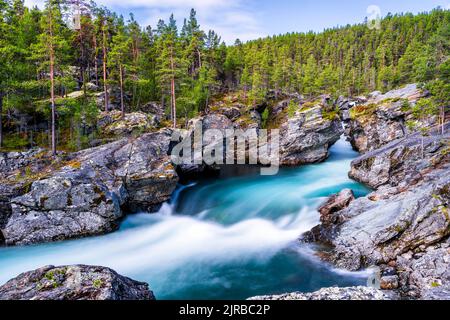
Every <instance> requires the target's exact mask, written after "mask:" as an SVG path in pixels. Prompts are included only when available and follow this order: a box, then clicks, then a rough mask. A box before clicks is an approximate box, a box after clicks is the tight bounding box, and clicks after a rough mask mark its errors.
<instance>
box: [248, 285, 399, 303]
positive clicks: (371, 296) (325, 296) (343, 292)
mask: <svg viewBox="0 0 450 320" xmlns="http://www.w3.org/2000/svg"><path fill="white" fill-rule="evenodd" d="M392 299H395V296H394V295H392V294H388V293H385V292H383V291H380V290H376V289H373V288H369V287H350V288H337V287H336V288H324V289H321V290H319V291H317V292H313V293H301V292H294V293H286V294H282V295H273V296H259V297H253V298H250V299H249V300H256V301H264V300H392Z"/></svg>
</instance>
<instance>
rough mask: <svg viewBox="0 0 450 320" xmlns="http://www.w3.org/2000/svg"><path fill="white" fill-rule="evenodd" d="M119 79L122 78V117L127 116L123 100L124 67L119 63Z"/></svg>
mask: <svg viewBox="0 0 450 320" xmlns="http://www.w3.org/2000/svg"><path fill="white" fill-rule="evenodd" d="M119 80H120V110H122V118H125V104H124V102H123V67H122V65H119Z"/></svg>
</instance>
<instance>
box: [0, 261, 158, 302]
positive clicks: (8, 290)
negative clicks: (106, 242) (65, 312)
mask: <svg viewBox="0 0 450 320" xmlns="http://www.w3.org/2000/svg"><path fill="white" fill-rule="evenodd" d="M0 300H155V296H154V295H153V292H152V291H150V290H149V288H148V284H147V283H143V282H138V281H135V280H132V279H130V278H126V277H124V276H121V275H119V274H118V273H117V272H115V271H114V270H111V269H109V268H104V267H96V266H84V265H75V266H60V267H54V266H46V267H42V268H40V269H37V270H33V271H29V272H25V273H22V274H21V275H19V276H18V277H16V278H14V279H12V280H10V281H8V282H7V283H6V284H4V285H3V286H0Z"/></svg>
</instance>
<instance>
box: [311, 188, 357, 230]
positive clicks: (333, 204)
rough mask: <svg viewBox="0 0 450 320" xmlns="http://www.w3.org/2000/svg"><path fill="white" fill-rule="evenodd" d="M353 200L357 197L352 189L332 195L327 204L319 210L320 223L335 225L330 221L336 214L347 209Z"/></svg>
mask: <svg viewBox="0 0 450 320" xmlns="http://www.w3.org/2000/svg"><path fill="white" fill-rule="evenodd" d="M353 200H355V195H354V194H353V191H352V190H350V189H344V190H342V191H341V192H339V193H338V194H335V195H332V196H331V197H330V198H329V199H328V200H327V202H326V203H324V204H323V205H322V206H321V207H320V208H319V212H320V221H321V222H322V223H323V224H330V223H334V222H333V221H331V220H330V219H331V216H332V215H333V214H334V213H336V212H338V211H341V210H342V209H345V208H347V207H348V206H349V205H350V203H351V202H352V201H353Z"/></svg>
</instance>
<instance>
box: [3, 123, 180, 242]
mask: <svg viewBox="0 0 450 320" xmlns="http://www.w3.org/2000/svg"><path fill="white" fill-rule="evenodd" d="M169 147H170V132H166V131H162V132H158V133H150V134H145V135H142V136H141V137H139V138H137V139H130V140H128V139H122V140H119V141H116V142H113V143H111V144H108V145H104V146H101V147H98V148H93V149H87V150H84V151H81V152H79V153H76V154H74V155H72V156H71V157H70V158H69V159H67V160H66V161H63V162H62V163H61V164H60V166H59V167H58V168H55V170H54V172H53V171H52V170H50V171H49V173H48V174H47V175H45V176H39V177H37V178H36V179H33V180H32V181H31V182H30V184H29V185H28V187H27V188H26V189H25V190H22V191H23V194H22V195H20V196H17V197H14V198H12V199H11V200H10V204H11V214H10V215H9V218H8V221H7V223H6V225H5V226H4V228H3V230H2V233H3V237H4V239H5V242H6V244H7V245H14V244H31V243H38V242H46V241H56V240H63V239H69V238H77V237H84V236H90V235H97V234H103V233H106V232H111V231H113V230H115V229H116V228H117V227H118V223H119V221H120V219H121V218H122V217H123V215H124V211H129V210H131V211H138V210H144V211H150V212H152V211H153V210H155V209H156V208H158V206H159V205H161V204H162V203H163V202H164V201H167V200H168V199H169V198H170V196H171V194H172V192H173V190H175V188H176V184H177V182H178V177H177V175H176V173H175V170H174V168H173V166H172V165H171V162H170V157H169V155H168V154H169ZM50 168H51V167H50Z"/></svg>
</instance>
